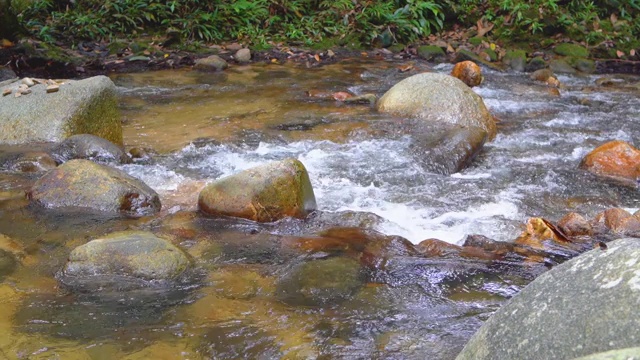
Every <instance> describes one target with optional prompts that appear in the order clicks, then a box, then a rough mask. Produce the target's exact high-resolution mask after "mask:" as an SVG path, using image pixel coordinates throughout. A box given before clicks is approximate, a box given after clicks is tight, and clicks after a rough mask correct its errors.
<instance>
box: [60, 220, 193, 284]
mask: <svg viewBox="0 0 640 360" xmlns="http://www.w3.org/2000/svg"><path fill="white" fill-rule="evenodd" d="M190 267H191V260H190V258H189V257H188V256H187V255H186V253H185V252H183V251H182V250H181V249H180V248H178V247H176V246H174V245H173V244H171V243H170V242H169V241H167V240H165V239H162V238H159V237H157V236H155V235H154V234H153V233H150V232H147V231H121V232H115V233H112V234H109V235H107V236H105V237H102V238H99V239H95V240H92V241H90V242H88V243H86V244H84V245H81V246H78V247H77V248H75V249H73V251H71V254H69V260H68V261H67V263H66V265H65V267H64V269H63V270H62V271H61V272H60V274H58V278H59V279H60V281H61V282H62V283H63V284H65V285H67V286H69V287H71V288H74V289H76V290H96V289H97V288H98V287H102V288H110V287H112V286H116V287H118V288H128V287H131V286H132V285H134V286H140V285H143V286H144V285H151V284H149V283H150V282H167V281H168V282H171V281H176V280H178V279H180V277H181V276H182V275H183V274H184V273H185V271H187V270H188V269H189V268H190Z"/></svg>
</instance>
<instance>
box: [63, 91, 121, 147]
mask: <svg viewBox="0 0 640 360" xmlns="http://www.w3.org/2000/svg"><path fill="white" fill-rule="evenodd" d="M116 99H117V97H116V93H115V90H114V89H111V88H109V89H105V90H103V91H102V93H101V94H99V95H97V96H94V97H92V98H91V100H90V101H89V102H87V103H86V104H85V105H84V107H83V108H82V109H81V110H80V111H78V112H77V113H76V114H75V116H74V117H73V118H72V119H71V121H69V122H68V124H69V125H68V128H67V129H66V130H67V131H66V133H67V136H71V135H74V134H92V135H96V136H99V137H101V138H104V139H107V140H109V141H111V142H113V143H115V144H118V145H122V144H123V139H122V124H121V123H120V118H121V116H120V111H119V110H118V103H117V100H116Z"/></svg>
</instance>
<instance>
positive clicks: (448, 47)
mask: <svg viewBox="0 0 640 360" xmlns="http://www.w3.org/2000/svg"><path fill="white" fill-rule="evenodd" d="M447 52H448V53H454V52H456V51H455V50H454V49H453V46H451V44H447Z"/></svg>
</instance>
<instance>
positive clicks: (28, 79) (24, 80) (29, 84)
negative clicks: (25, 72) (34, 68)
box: [22, 77, 36, 87]
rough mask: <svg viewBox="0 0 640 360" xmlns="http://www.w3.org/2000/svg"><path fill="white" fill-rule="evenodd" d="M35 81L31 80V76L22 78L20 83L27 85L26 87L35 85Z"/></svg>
mask: <svg viewBox="0 0 640 360" xmlns="http://www.w3.org/2000/svg"><path fill="white" fill-rule="evenodd" d="M35 84H36V83H35V82H34V81H33V79H32V78H28V77H26V78H23V79H22V85H27V86H28V87H32V86H33V85H35Z"/></svg>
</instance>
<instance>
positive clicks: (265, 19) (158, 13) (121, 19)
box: [21, 0, 444, 46]
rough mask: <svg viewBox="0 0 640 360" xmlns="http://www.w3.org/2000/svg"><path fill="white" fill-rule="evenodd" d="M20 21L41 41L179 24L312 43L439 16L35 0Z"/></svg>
mask: <svg viewBox="0 0 640 360" xmlns="http://www.w3.org/2000/svg"><path fill="white" fill-rule="evenodd" d="M21 19H22V22H23V23H24V24H25V25H26V27H27V28H29V29H30V30H31V31H32V32H33V34H34V35H35V36H37V37H39V38H40V39H42V40H45V41H55V40H63V41H71V42H76V41H81V40H89V39H90V40H99V39H114V38H122V37H135V36H137V35H140V34H143V33H146V34H152V35H153V34H163V33H164V32H165V31H166V30H167V29H169V28H173V29H178V30H179V31H180V33H181V35H182V37H183V38H185V39H191V40H203V41H218V40H243V41H249V42H253V43H254V44H258V45H262V46H266V44H267V43H268V42H269V41H270V40H276V41H281V40H284V41H289V42H294V43H295V42H300V43H303V44H306V45H312V44H315V43H318V42H322V41H324V40H326V39H329V38H342V37H349V38H352V37H353V36H354V35H355V36H356V37H357V38H358V39H359V41H362V42H364V43H370V42H371V41H374V40H375V39H376V38H378V37H379V36H380V35H381V34H383V33H390V34H391V36H392V37H393V38H394V39H396V40H398V41H404V42H410V41H414V40H417V39H419V38H421V37H424V36H426V35H429V34H431V33H432V32H435V31H439V30H441V29H442V27H443V26H444V14H443V12H442V8H441V6H440V5H439V4H438V3H436V2H435V1H420V0H386V1H371V0H365V1H355V0H335V1H330V0H235V1H234V0H218V1H206V0H184V1H179V0H170V1H162V2H156V1H153V0H106V1H98V0H76V1H75V2H73V3H67V4H64V6H61V1H56V0H34V1H33V2H32V3H31V4H30V6H26V7H25V8H24V10H23V11H22V13H21Z"/></svg>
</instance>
